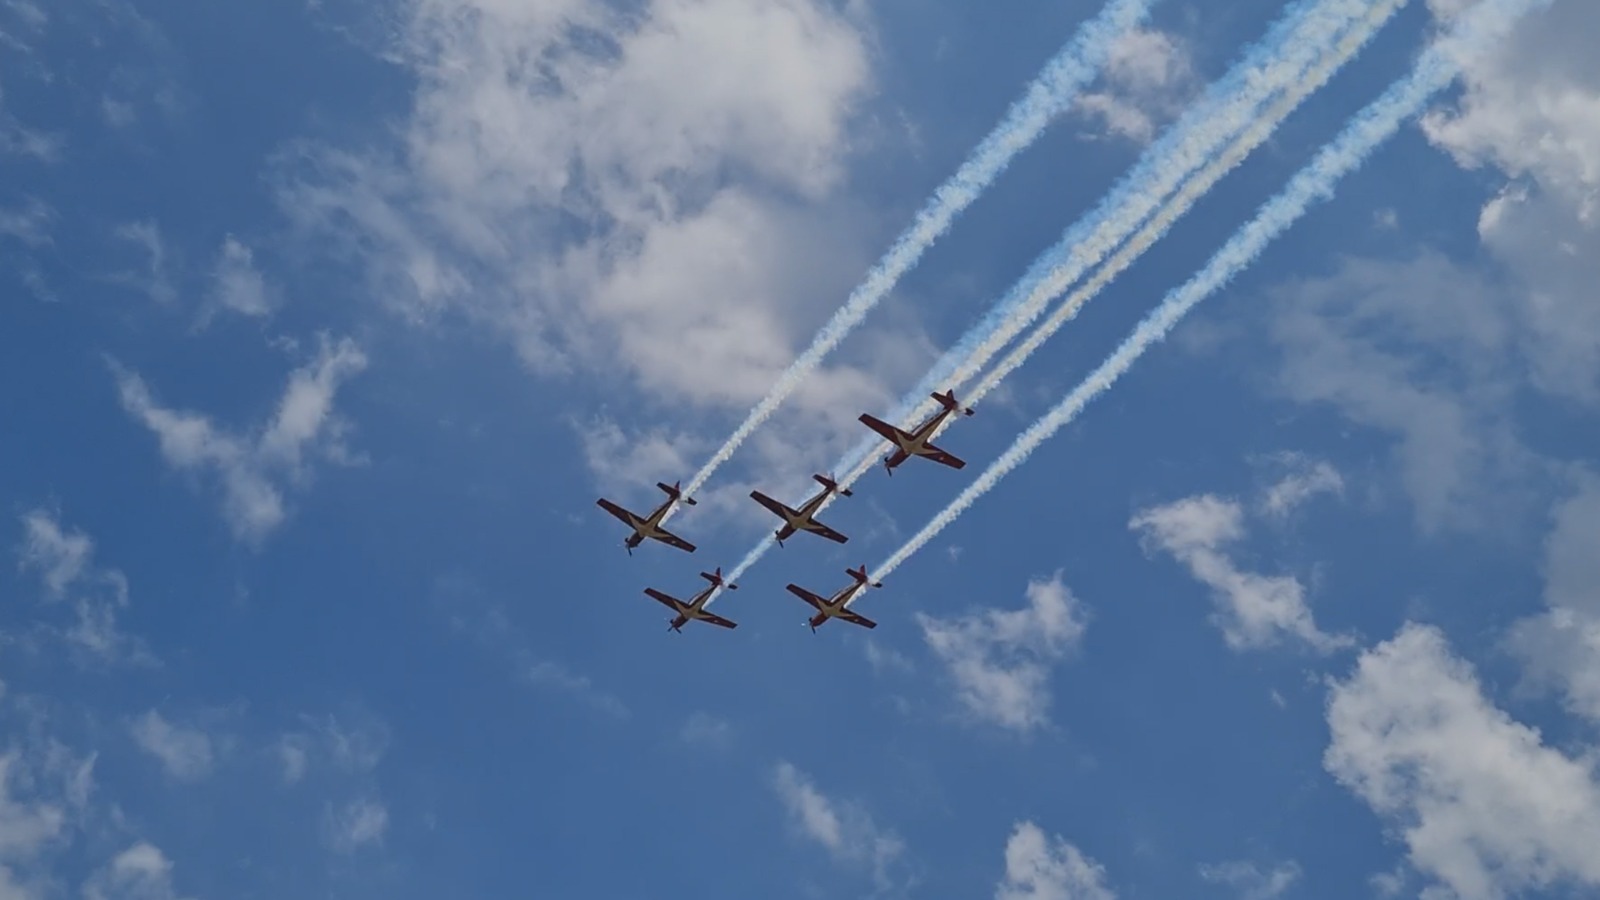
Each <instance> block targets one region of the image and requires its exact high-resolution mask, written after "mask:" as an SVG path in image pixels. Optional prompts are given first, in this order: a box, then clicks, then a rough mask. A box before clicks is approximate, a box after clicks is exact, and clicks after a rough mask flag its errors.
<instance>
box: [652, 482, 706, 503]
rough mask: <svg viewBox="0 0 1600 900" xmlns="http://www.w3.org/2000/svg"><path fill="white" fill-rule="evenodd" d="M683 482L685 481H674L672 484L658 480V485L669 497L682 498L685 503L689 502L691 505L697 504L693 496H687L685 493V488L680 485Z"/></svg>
mask: <svg viewBox="0 0 1600 900" xmlns="http://www.w3.org/2000/svg"><path fill="white" fill-rule="evenodd" d="M682 484H683V482H681V481H674V482H673V483H671V484H667V483H666V482H665V481H658V482H656V487H658V488H661V490H662V491H664V492H666V495H667V496H668V497H671V498H672V499H674V500H682V501H683V502H684V503H687V504H688V505H690V506H695V505H696V504H695V500H694V498H693V497H685V496H684V495H683V490H682V489H681V487H680V485H682Z"/></svg>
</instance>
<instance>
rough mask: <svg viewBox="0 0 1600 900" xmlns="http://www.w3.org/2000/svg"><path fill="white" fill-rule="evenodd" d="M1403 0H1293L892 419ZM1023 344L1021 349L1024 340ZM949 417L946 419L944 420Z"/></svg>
mask: <svg viewBox="0 0 1600 900" xmlns="http://www.w3.org/2000/svg"><path fill="white" fill-rule="evenodd" d="M1405 3H1406V0H1377V2H1373V0H1337V2H1324V3H1322V4H1320V5H1316V4H1308V3H1301V4H1299V5H1298V6H1296V7H1294V8H1291V9H1290V10H1289V11H1288V12H1286V13H1285V14H1284V15H1283V16H1282V17H1281V18H1280V19H1279V20H1278V22H1277V23H1275V24H1274V26H1273V27H1272V29H1271V30H1269V32H1268V33H1267V35H1266V36H1265V37H1264V38H1262V39H1261V40H1260V41H1259V42H1257V43H1256V44H1255V45H1254V46H1253V47H1252V48H1251V49H1250V50H1248V51H1247V52H1246V53H1245V55H1244V56H1243V57H1242V58H1241V59H1240V61H1239V62H1238V63H1237V64H1235V65H1234V67H1233V68H1232V69H1231V70H1229V72H1228V74H1227V75H1225V76H1224V77H1223V78H1222V79H1221V80H1219V81H1218V82H1217V83H1216V84H1214V85H1213V86H1212V87H1211V88H1210V89H1209V90H1208V91H1207V93H1206V96H1205V97H1204V98H1203V99H1202V100H1201V101H1200V102H1198V103H1196V104H1195V105H1194V106H1192V107H1191V108H1190V109H1189V110H1188V112H1186V113H1185V114H1184V115H1183V116H1182V117H1181V118H1180V119H1179V120H1178V121H1177V122H1176V123H1174V125H1173V126H1172V127H1171V128H1170V129H1168V131H1167V132H1166V134H1165V135H1163V137H1162V139H1161V140H1160V141H1158V142H1157V143H1156V144H1153V145H1151V147H1150V148H1149V149H1148V150H1147V151H1146V152H1145V153H1144V155H1143V156H1142V157H1141V158H1140V161H1139V163H1138V164H1137V165H1136V166H1135V168H1134V169H1133V170H1131V171H1130V172H1129V173H1128V174H1127V175H1125V176H1124V177H1123V179H1122V180H1121V181H1120V182H1119V183H1118V184H1117V186H1116V187H1115V188H1113V189H1112V192H1111V193H1110V194H1108V195H1107V196H1106V198H1105V199H1104V200H1102V201H1101V202H1100V205H1099V206H1098V207H1096V209H1095V210H1094V211H1093V212H1092V213H1090V214H1089V215H1088V216H1085V217H1084V218H1083V219H1080V220H1079V221H1078V222H1077V223H1076V224H1074V225H1073V226H1072V228H1070V229H1069V230H1068V231H1067V233H1066V234H1065V235H1063V236H1062V238H1061V240H1060V241H1059V242H1058V243H1057V244H1056V245H1055V246H1054V247H1052V248H1051V249H1050V250H1048V251H1046V252H1045V253H1043V254H1041V255H1040V256H1039V258H1038V259H1037V260H1035V261H1034V263H1033V265H1032V266H1031V267H1030V268H1029V270H1028V272H1027V274H1025V275H1024V276H1023V277H1022V279H1020V280H1019V281H1018V282H1017V283H1016V284H1015V285H1013V286H1012V288H1011V289H1010V290H1009V291H1007V292H1006V295H1005V297H1004V298H1003V299H1002V300H1001V301H1000V303H999V304H997V305H996V306H995V307H994V309H993V310H991V311H990V312H989V314H988V315H987V316H985V318H984V319H983V320H982V321H981V322H980V323H979V324H977V325H975V326H974V327H973V328H972V329H971V330H969V331H968V332H967V334H966V336H965V337H963V338H962V340H961V341H960V342H959V343H958V344H956V346H954V347H952V348H951V349H950V350H949V351H947V352H946V353H945V354H944V356H943V357H942V358H941V359H940V360H939V361H938V362H937V363H935V364H934V366H933V367H932V368H931V369H930V370H929V372H928V374H927V375H926V376H924V377H923V379H922V381H921V382H919V383H918V384H917V386H916V387H915V388H914V389H913V390H912V391H911V393H909V394H908V395H907V396H906V398H905V400H904V401H902V405H901V409H900V410H898V411H897V412H896V413H895V416H896V417H895V418H894V419H891V421H902V420H906V421H916V420H920V419H922V418H923V417H925V416H927V415H928V414H929V413H931V412H932V411H933V409H934V405H933V403H932V402H931V401H930V400H929V398H928V394H929V392H930V391H933V390H936V389H938V388H959V387H960V386H961V385H962V384H964V383H965V382H966V381H967V380H968V379H970V378H972V377H973V376H974V375H976V374H977V373H978V372H980V371H981V370H982V369H983V367H984V366H985V365H987V364H988V362H989V360H991V359H993V358H994V355H995V354H997V353H999V352H1000V351H1001V350H1002V349H1004V348H1005V346H1006V344H1007V343H1009V342H1010V341H1011V340H1012V339H1013V338H1014V337H1016V336H1017V335H1018V334H1019V333H1021V332H1022V330H1023V329H1025V328H1027V327H1028V325H1030V324H1032V323H1033V322H1034V321H1035V320H1036V319H1037V318H1038V317H1039V316H1040V315H1041V314H1042V313H1043V312H1044V310H1045V308H1046V306H1047V305H1048V304H1049V302H1050V300H1051V299H1052V298H1054V297H1057V296H1060V294H1061V292H1062V291H1064V290H1066V288H1067V287H1068V286H1070V285H1071V284H1072V283H1073V282H1075V281H1077V280H1078V278H1080V277H1082V276H1083V274H1084V273H1085V272H1087V271H1088V270H1089V269H1090V268H1092V267H1093V266H1095V265H1096V264H1099V263H1100V262H1101V261H1103V260H1104V259H1105V257H1106V255H1107V254H1109V253H1110V252H1111V251H1112V250H1113V249H1115V248H1116V247H1117V245H1118V244H1119V243H1121V242H1123V241H1124V240H1127V239H1128V235H1129V233H1130V232H1132V231H1133V230H1134V229H1135V228H1138V227H1139V226H1140V224H1141V223H1142V222H1145V221H1146V219H1147V217H1149V216H1151V215H1152V214H1153V215H1154V216H1155V217H1156V218H1155V220H1154V221H1156V222H1159V223H1160V224H1158V225H1155V226H1154V227H1148V226H1147V227H1146V228H1145V229H1144V230H1143V232H1142V233H1141V237H1140V238H1136V239H1135V241H1136V242H1137V241H1139V240H1141V239H1142V238H1143V237H1144V236H1145V235H1149V236H1150V237H1149V238H1148V242H1147V243H1144V244H1143V245H1142V246H1140V247H1139V249H1137V250H1134V251H1129V250H1127V248H1126V247H1124V250H1123V252H1122V253H1120V254H1119V255H1118V256H1117V257H1116V258H1115V259H1114V261H1113V263H1112V265H1113V266H1115V265H1120V266H1121V269H1125V268H1127V266H1129V265H1131V264H1132V262H1133V260H1134V259H1136V258H1137V257H1138V255H1139V254H1140V253H1142V252H1143V251H1144V250H1145V249H1147V248H1148V247H1149V246H1150V244H1153V243H1154V242H1155V240H1157V239H1159V238H1160V237H1161V236H1162V235H1163V234H1164V233H1165V231H1166V229H1168V228H1170V227H1171V226H1172V224H1173V223H1174V222H1176V221H1177V219H1179V218H1181V217H1182V216H1183V215H1184V214H1185V213H1187V212H1188V210H1189V209H1190V208H1191V207H1192V206H1193V205H1194V204H1195V203H1196V202H1197V201H1198V200H1199V199H1200V197H1202V196H1203V195H1204V194H1205V193H1206V192H1207V191H1209V190H1210V189H1211V188H1212V187H1213V186H1214V185H1215V184H1216V183H1217V182H1218V181H1220V180H1221V179H1222V178H1223V177H1224V176H1225V175H1227V174H1228V173H1229V172H1230V171H1232V170H1233V169H1234V168H1236V167H1237V166H1238V165H1239V164H1240V163H1242V162H1243V161H1244V160H1245V158H1246V157H1248V156H1249V154H1250V153H1251V152H1253V151H1254V150H1255V149H1256V148H1257V147H1259V146H1260V145H1261V144H1262V143H1263V142H1265V141H1266V139H1267V138H1268V137H1270V136H1271V134H1272V132H1273V131H1274V130H1275V129H1276V127H1277V126H1278V124H1280V123H1281V122H1282V121H1283V120H1284V119H1286V118H1288V116H1289V114H1290V113H1292V112H1294V110H1295V109H1296V108H1298V107H1299V105H1300V103H1301V102H1303V101H1304V100H1305V98H1306V97H1308V96H1310V95H1311V94H1312V93H1315V92H1316V91H1317V90H1318V89H1320V88H1321V87H1322V86H1323V85H1325V84H1326V83H1327V82H1328V80H1329V79H1330V78H1332V77H1333V74H1334V73H1335V72H1337V71H1338V70H1339V69H1340V68H1341V67H1342V66H1343V65H1344V64H1345V63H1346V62H1348V61H1349V60H1350V59H1351V57H1353V56H1354V55H1355V54H1356V53H1358V52H1360V50H1361V49H1362V48H1363V47H1365V46H1366V44H1367V42H1368V41H1370V40H1371V39H1372V37H1373V36H1374V35H1375V34H1376V33H1377V31H1378V29H1380V28H1382V27H1383V25H1384V24H1385V23H1386V22H1388V20H1389V19H1390V18H1392V17H1393V16H1394V15H1395V13H1396V12H1398V11H1399V9H1400V7H1402V6H1404V5H1405ZM1335 39H1337V43H1336V44H1335V45H1334V46H1333V47H1331V48H1330V47H1329V46H1328V45H1329V44H1330V43H1332V42H1333V41H1335ZM1274 54H1276V57H1275V56H1274ZM1285 90H1286V91H1287V93H1286V95H1285V96H1284V97H1282V98H1280V99H1279V100H1278V101H1277V102H1276V103H1274V104H1273V105H1272V106H1271V107H1270V108H1269V109H1268V110H1267V111H1266V112H1264V113H1263V112H1262V110H1261V107H1262V106H1263V105H1264V104H1265V103H1267V102H1268V101H1270V100H1271V99H1272V98H1273V96H1274V95H1275V94H1277V93H1278V92H1279V91H1285ZM1208 161H1209V163H1208ZM1202 166H1204V168H1202ZM1197 170H1199V174H1196V171H1197ZM1191 176H1193V177H1191ZM1174 192H1176V193H1174ZM1121 269H1117V271H1116V272H1113V273H1111V274H1112V275H1115V274H1117V273H1119V272H1120V271H1121ZM1109 281H1110V277H1106V278H1105V282H1109ZM1103 283H1104V282H1103ZM1103 283H1102V285H1101V286H1103ZM1095 290H1096V291H1097V290H1098V287H1097V288H1096V289H1095ZM1092 293H1093V292H1090V293H1089V294H1088V295H1085V296H1084V297H1083V298H1082V299H1079V300H1077V303H1076V305H1074V306H1070V307H1068V309H1069V311H1068V312H1066V313H1062V312H1059V311H1058V313H1057V314H1056V315H1055V316H1053V317H1052V319H1051V320H1050V323H1049V324H1048V325H1047V326H1044V327H1045V328H1047V329H1048V330H1047V331H1046V332H1044V333H1042V334H1040V333H1037V332H1036V333H1035V334H1034V335H1033V337H1032V338H1031V339H1030V342H1031V343H1032V345H1033V346H1036V345H1037V343H1042V341H1043V340H1044V339H1045V338H1048V337H1049V336H1050V335H1051V334H1054V333H1055V331H1056V330H1058V329H1059V328H1060V327H1061V325H1062V324H1064V323H1065V322H1066V321H1067V320H1070V319H1071V318H1072V317H1073V315H1075V314H1076V311H1077V309H1078V308H1081V306H1082V304H1083V303H1084V302H1087V299H1088V297H1089V296H1092ZM1075 299H1076V298H1075ZM1027 352H1028V353H1031V352H1032V350H1031V347H1030V349H1029V350H1028V351H1027ZM1025 356H1026V353H1024V354H1023V357H1025ZM1009 360H1015V362H1014V363H1013V364H1011V365H1009V366H1002V368H1004V370H1005V372H1004V373H1002V374H1001V376H1000V377H1003V376H1004V374H1005V373H1009V372H1010V371H1011V370H1012V369H1014V368H1016V366H1017V365H1020V364H1021V358H1019V357H1017V356H1016V355H1015V354H1013V356H1012V357H1010V358H1009V359H1008V361H1009ZM998 382H999V377H995V376H993V375H991V376H990V377H987V378H985V379H984V381H983V382H982V384H981V386H980V387H979V388H978V390H979V394H978V395H976V396H966V397H963V398H962V399H963V400H964V401H965V402H967V403H969V404H972V403H976V402H977V400H978V399H980V397H981V395H982V394H987V393H988V392H989V391H990V390H993V388H994V386H995V385H996V384H997V383H998ZM949 424H950V423H949V421H947V422H946V423H945V426H948V425H949ZM940 431H943V427H941V429H940ZM873 446H874V442H873V441H871V440H867V441H864V442H863V445H862V447H860V448H857V449H856V450H853V451H852V452H851V454H850V455H849V456H848V457H847V459H848V460H852V461H853V462H852V463H851V464H850V465H849V470H850V472H852V473H853V474H854V475H855V477H857V478H859V477H860V476H861V475H862V474H865V472H866V471H867V470H868V469H870V468H871V466H872V462H871V459H870V455H871V452H872V448H873ZM840 468H845V467H844V466H841V467H840ZM841 483H844V484H849V483H852V482H851V481H848V480H847V481H845V482H841Z"/></svg>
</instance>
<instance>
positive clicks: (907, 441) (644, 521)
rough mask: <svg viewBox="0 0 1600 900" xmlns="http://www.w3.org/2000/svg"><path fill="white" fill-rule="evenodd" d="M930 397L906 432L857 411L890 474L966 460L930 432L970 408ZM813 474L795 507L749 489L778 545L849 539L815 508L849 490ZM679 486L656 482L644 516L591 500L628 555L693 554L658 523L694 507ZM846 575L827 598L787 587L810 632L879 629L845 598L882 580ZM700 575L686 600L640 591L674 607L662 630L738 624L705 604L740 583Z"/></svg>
mask: <svg viewBox="0 0 1600 900" xmlns="http://www.w3.org/2000/svg"><path fill="white" fill-rule="evenodd" d="M932 396H933V399H935V400H937V401H939V405H940V407H941V408H940V409H939V410H938V411H937V412H935V413H933V414H932V415H930V416H928V417H927V418H926V419H924V420H923V421H922V422H921V423H920V424H918V425H917V426H916V427H914V428H912V429H911V430H910V431H907V430H905V429H903V428H900V427H898V426H895V425H891V424H889V423H888V422H885V421H883V420H882V419H879V418H877V417H876V416H872V415H869V414H867V413H862V414H861V418H860V421H861V423H862V424H863V425H865V426H867V427H868V428H870V429H872V430H873V431H875V432H877V433H878V434H879V435H882V436H883V438H884V439H885V440H887V441H888V442H889V443H890V444H891V445H892V446H893V447H894V450H893V451H892V452H891V453H889V455H887V456H885V457H884V458H883V466H884V469H885V470H886V471H887V472H888V473H889V474H890V475H893V474H894V470H895V469H896V468H897V467H899V466H900V465H901V464H903V463H904V462H906V461H907V460H909V459H912V458H914V457H921V458H923V459H927V460H931V461H933V462H936V463H939V464H940V465H944V466H949V467H950V468H952V469H960V468H962V467H963V466H965V465H966V464H967V463H966V461H965V460H963V459H960V458H959V457H957V456H955V455H954V454H952V453H950V452H949V451H947V450H944V449H941V448H940V447H937V446H935V445H934V444H933V436H934V435H935V434H937V433H938V431H939V429H940V428H941V427H942V426H943V425H944V423H945V421H946V420H947V419H949V418H950V417H951V416H953V415H954V414H956V413H957V412H960V413H962V414H964V415H968V416H970V415H972V413H973V411H972V410H971V409H970V408H964V407H962V406H961V404H960V403H959V402H957V401H956V396H955V391H954V390H948V391H945V392H944V393H942V394H940V393H934V394H933V395H932ZM812 478H813V479H815V480H816V482H817V483H818V484H820V485H821V486H822V489H821V490H820V491H818V492H817V493H815V494H813V495H812V496H811V497H810V498H808V499H807V500H806V501H805V502H803V503H801V504H800V508H799V509H795V508H793V507H790V506H788V505H787V504H785V503H782V502H780V501H778V500H775V499H773V498H772V497H769V496H768V495H766V494H763V493H762V492H760V491H751V492H750V498H751V499H752V500H754V501H756V502H757V503H759V504H761V505H762V506H764V507H766V508H767V509H768V510H770V511H771V512H772V513H773V514H774V515H776V516H777V517H778V518H780V519H782V520H783V526H782V527H781V528H779V529H778V530H777V531H775V532H774V533H773V537H774V538H776V539H777V542H778V544H779V545H780V546H781V545H782V544H783V542H784V541H786V540H788V539H789V538H792V537H794V536H795V535H796V534H797V533H799V532H802V531H803V532H808V533H810V534H814V535H817V536H818V537H822V538H826V539H827V540H830V541H833V542H834V543H837V544H843V543H845V542H846V541H848V540H849V538H848V537H846V536H844V535H843V534H840V533H839V532H838V531H835V530H834V529H833V528H831V527H829V526H827V525H825V524H823V523H821V522H819V521H817V519H816V512H817V510H818V509H819V508H821V506H822V504H823V503H824V502H826V501H827V499H828V498H829V497H830V496H832V495H834V494H838V495H839V496H841V497H849V496H851V493H852V492H851V491H850V489H849V488H842V487H840V485H839V483H838V482H837V481H835V480H834V479H833V478H830V477H828V476H826V475H813V476H812ZM681 485H682V482H678V483H676V484H666V483H664V482H658V483H657V484H656V487H658V488H660V489H661V490H662V492H663V493H665V494H666V495H667V499H666V500H664V501H662V503H661V505H660V506H657V507H656V508H655V509H653V510H651V511H650V512H649V513H648V514H646V515H639V514H638V513H635V512H630V511H629V510H626V509H623V508H622V507H621V506H619V505H617V504H616V503H614V502H612V501H610V500H607V499H606V498H604V497H602V498H600V499H599V500H598V501H596V503H597V504H598V505H599V507H600V508H601V509H603V510H605V511H606V512H608V513H610V514H611V515H613V516H615V517H616V518H617V519H619V520H621V521H622V523H623V524H625V525H627V526H628V527H629V528H630V529H632V531H633V533H632V534H630V535H628V538H627V540H625V541H623V542H622V545H623V546H624V547H626V548H627V550H628V555H630V556H631V555H633V551H634V548H636V547H638V546H639V545H640V544H642V543H644V542H645V541H647V540H652V541H660V542H661V543H663V544H666V545H668V546H670V547H676V548H678V549H679V550H683V551H685V552H687V553H693V552H694V550H695V545H694V544H691V543H689V542H688V541H686V540H684V539H683V538H681V537H679V536H678V535H676V534H673V533H672V532H670V531H668V530H667V529H666V527H665V526H664V524H663V522H664V520H665V519H666V517H667V514H668V512H669V511H670V510H671V509H672V508H673V506H675V505H677V504H678V503H683V504H684V505H686V506H694V505H695V500H694V498H693V497H687V496H684V493H683V490H682V487H681ZM845 573H846V574H848V575H849V576H850V577H851V579H852V581H851V583H850V584H848V585H846V586H845V587H843V588H840V589H839V590H838V591H836V592H834V594H833V595H832V596H831V597H823V596H822V595H820V594H817V593H813V592H812V591H809V590H807V589H805V588H803V587H801V586H799V585H797V584H790V585H788V586H787V588H788V591H789V593H791V594H794V595H795V596H796V597H799V598H800V599H801V600H804V601H805V602H806V603H807V604H809V605H810V606H811V607H812V609H814V610H816V614H815V615H813V616H812V617H811V618H810V619H808V620H807V624H809V625H810V626H811V630H812V632H815V631H816V630H817V627H818V626H819V625H823V624H825V623H826V622H827V621H828V620H829V619H839V620H841V621H844V622H849V623H850V624H852V625H859V626H861V627H863V628H876V627H878V623H876V622H874V621H872V620H871V619H868V618H867V617H866V616H863V615H861V614H859V613H857V612H855V611H853V610H851V609H849V608H848V607H849V604H850V601H851V600H853V599H855V596H856V595H857V594H858V593H860V592H861V590H862V589H863V588H866V587H874V588H879V587H883V584H882V583H881V582H876V581H872V580H871V578H870V577H869V576H868V575H867V567H866V565H865V564H863V565H861V566H860V567H858V568H855V569H846V570H845ZM700 577H701V578H704V579H705V580H706V581H707V582H709V583H710V586H709V587H707V588H705V589H704V590H702V591H700V592H699V593H697V594H695V595H694V596H693V597H692V598H690V599H688V600H680V599H678V598H677V597H674V596H672V595H670V594H667V593H664V592H662V591H659V590H656V589H655V588H653V587H651V588H645V590H644V593H645V595H646V596H648V597H650V598H651V599H653V600H655V601H657V602H658V603H661V604H662V605H663V606H666V607H668V608H669V609H671V610H672V611H673V613H674V614H675V615H674V616H673V618H672V619H670V620H668V623H667V628H668V629H669V630H671V631H676V632H680V633H681V631H682V629H683V626H684V625H686V624H688V623H689V622H692V621H693V622H706V623H708V624H711V625H716V626H719V627H722V628H737V627H738V623H737V622H733V621H730V620H728V619H725V618H723V617H722V616H719V615H717V614H716V613H713V612H710V611H709V610H707V609H706V608H705V607H706V603H707V602H708V601H709V600H710V599H711V597H712V596H713V595H714V594H715V593H716V592H717V591H718V590H719V589H725V590H730V591H732V590H738V588H739V586H738V585H736V584H731V583H726V582H724V580H723V577H722V569H721V568H720V567H719V568H717V569H716V570H715V571H712V572H701V573H700Z"/></svg>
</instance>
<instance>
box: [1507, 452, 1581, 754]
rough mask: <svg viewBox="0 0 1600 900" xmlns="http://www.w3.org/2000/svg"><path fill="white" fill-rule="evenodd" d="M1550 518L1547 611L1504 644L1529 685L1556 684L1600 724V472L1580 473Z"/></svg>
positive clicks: (1573, 705)
mask: <svg viewBox="0 0 1600 900" xmlns="http://www.w3.org/2000/svg"><path fill="white" fill-rule="evenodd" d="M1552 519H1553V522H1552V524H1551V528H1550V533H1549V534H1548V535H1547V536H1546V538H1545V543H1544V560H1543V565H1542V568H1543V575H1544V602H1545V606H1546V610H1545V612H1543V613H1541V614H1539V615H1536V616H1532V617H1529V618H1527V619H1523V620H1522V621H1520V622H1518V623H1517V624H1516V626H1515V627H1513V629H1512V631H1511V633H1510V635H1509V636H1508V642H1509V644H1510V647H1511V649H1512V650H1513V651H1514V652H1515V653H1516V655H1517V656H1519V657H1521V659H1522V660H1523V662H1524V665H1525V666H1526V672H1527V677H1528V680H1529V682H1530V683H1531V684H1532V685H1534V686H1536V687H1545V686H1553V687H1556V688H1557V689H1559V690H1560V691H1561V692H1562V693H1563V694H1564V695H1565V699H1566V706H1567V708H1568V709H1569V710H1571V711H1572V712H1573V713H1575V714H1577V715H1580V716H1583V717H1585V718H1587V719H1589V720H1590V721H1591V722H1596V723H1600V554H1596V553H1595V536H1596V535H1600V475H1596V474H1595V473H1593V472H1588V471H1585V472H1582V473H1581V474H1580V475H1579V476H1578V478H1577V483H1576V484H1575V485H1574V488H1573V490H1572V492H1571V494H1569V495H1568V496H1567V497H1565V498H1563V499H1562V500H1561V502H1560V503H1559V504H1558V505H1557V506H1556V508H1555V510H1554V515H1553V516H1552Z"/></svg>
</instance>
